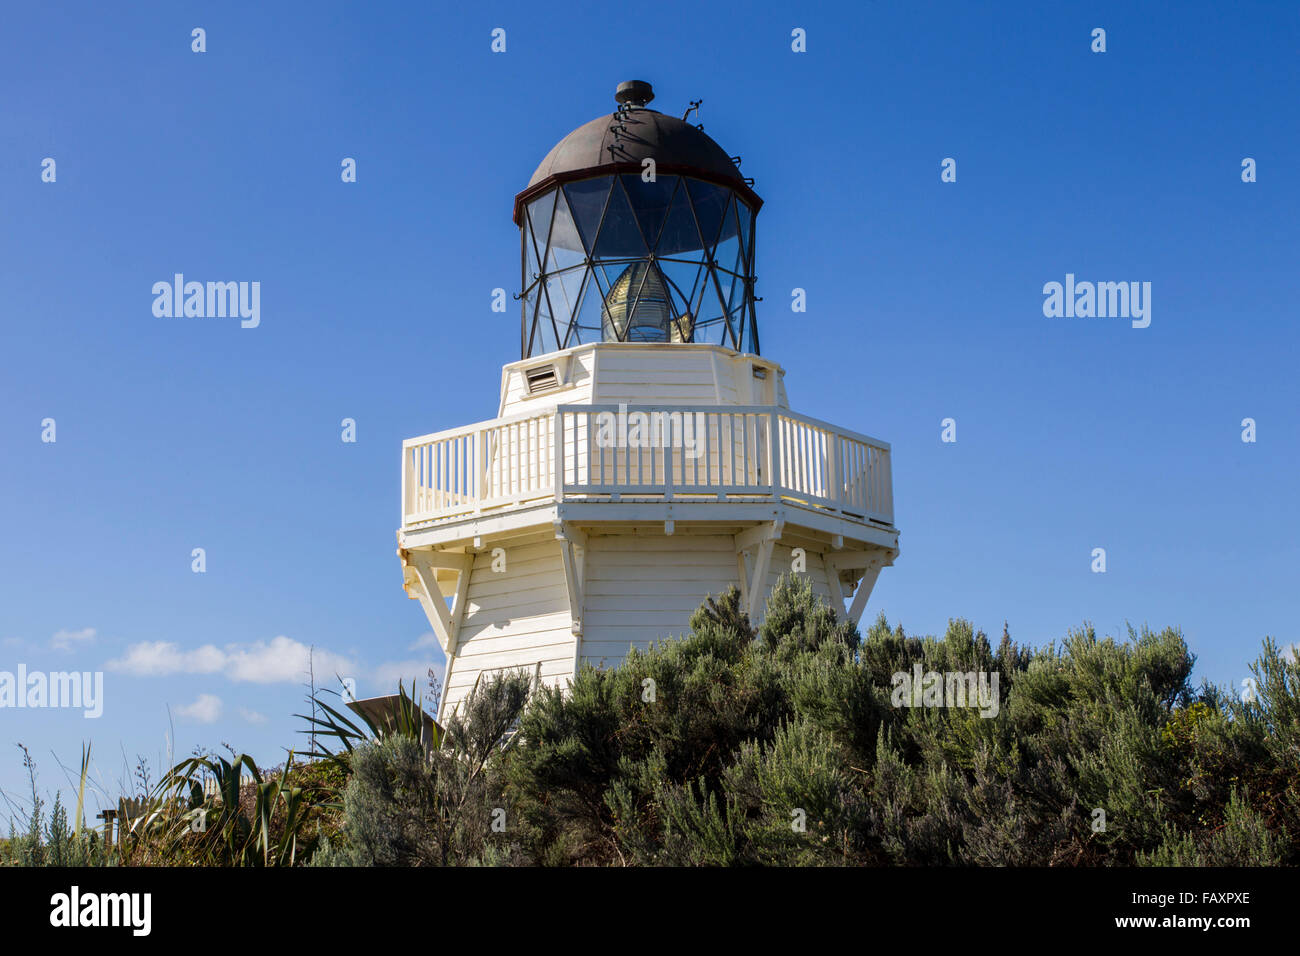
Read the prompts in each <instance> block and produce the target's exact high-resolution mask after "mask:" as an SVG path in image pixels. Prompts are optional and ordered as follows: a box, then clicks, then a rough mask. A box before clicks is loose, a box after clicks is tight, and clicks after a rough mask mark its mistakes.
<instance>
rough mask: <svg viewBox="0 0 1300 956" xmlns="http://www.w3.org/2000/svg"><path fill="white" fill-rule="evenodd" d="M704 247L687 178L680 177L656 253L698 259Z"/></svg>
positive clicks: (660, 234)
mask: <svg viewBox="0 0 1300 956" xmlns="http://www.w3.org/2000/svg"><path fill="white" fill-rule="evenodd" d="M703 248H704V243H702V242H701V241H700V232H699V230H698V229H696V228H695V214H694V213H692V212H691V203H690V199H689V198H688V197H687V193H686V180H685V179H679V180H678V185H677V190H676V191H675V192H674V193H673V199H672V204H671V205H670V206H669V207H668V216H667V218H666V219H665V220H664V227H663V230H662V231H661V232H660V233H659V245H658V247H657V248H656V249H655V254H656V255H658V256H674V257H676V258H684V259H696V260H698V259H699V258H700V255H699V252H700V250H702V249H703Z"/></svg>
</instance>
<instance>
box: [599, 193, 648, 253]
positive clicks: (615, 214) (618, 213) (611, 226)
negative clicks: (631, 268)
mask: <svg viewBox="0 0 1300 956" xmlns="http://www.w3.org/2000/svg"><path fill="white" fill-rule="evenodd" d="M595 254H596V255H598V256H600V257H601V258H602V259H644V258H645V257H646V256H647V255H648V252H647V250H646V245H645V240H644V239H642V238H641V229H640V227H639V226H638V225H637V221H636V217H635V216H633V215H632V205H631V203H629V202H628V199H627V194H626V193H625V192H624V191H623V186H622V184H621V183H619V182H617V181H615V183H614V188H613V189H611V190H610V193H609V202H608V203H606V205H605V221H604V222H603V223H601V226H600V236H599V238H597V240H596V253H595Z"/></svg>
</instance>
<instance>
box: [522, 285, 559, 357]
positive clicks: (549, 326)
mask: <svg viewBox="0 0 1300 956" xmlns="http://www.w3.org/2000/svg"><path fill="white" fill-rule="evenodd" d="M537 293H538V307H537V322H536V324H535V331H534V333H533V343H532V347H531V348H530V349H529V350H528V354H529V355H544V354H545V353H547V352H554V351H556V350H558V349H559V347H560V344H559V337H558V336H557V335H556V332H555V324H554V323H553V322H552V320H551V307H550V303H549V301H548V299H547V297H546V284H545V283H538V287H537Z"/></svg>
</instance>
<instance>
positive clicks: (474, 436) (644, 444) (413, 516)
mask: <svg viewBox="0 0 1300 956" xmlns="http://www.w3.org/2000/svg"><path fill="white" fill-rule="evenodd" d="M626 500H637V501H643V500H663V501H683V500H696V501H716V502H727V501H749V502H753V501H772V502H788V503H791V504H796V505H802V506H804V507H808V508H812V509H816V510H822V511H826V512H830V513H834V514H836V515H838V516H840V517H842V518H845V519H848V520H850V521H855V522H859V523H862V524H864V525H867V524H874V525H876V526H878V527H879V526H884V527H892V526H893V522H894V501H893V479H892V476H891V471H890V450H889V445H888V443H886V442H883V441H878V440H877V439H874V438H869V437H867V436H866V435H860V434H858V433H856V432H851V431H847V430H846V429H843V428H838V427H836V426H834V425H829V424H827V423H826V422H821V421H817V420H816V419H813V418H808V417H807V416H804V415H799V414H796V413H794V412H792V411H790V410H789V409H788V408H782V407H777V406H755V405H751V406H730V405H728V406H719V405H671V406H670V405H653V406H652V405H561V406H558V407H555V408H554V409H548V410H546V411H545V412H542V413H539V414H532V415H521V416H514V417H507V418H497V419H493V420H491V421H486V422H480V423H478V424H475V425H467V426H465V427H463V428H453V429H450V430H448V431H443V432H437V433H436V434H432V435H424V436H421V437H419V438H410V439H407V440H406V441H404V442H403V443H402V529H403V531H415V530H419V529H423V528H428V527H431V526H434V525H437V524H440V523H443V522H450V521H456V520H459V519H467V518H473V517H476V516H483V515H488V514H493V513H501V512H502V511H505V510H508V509H512V508H518V507H521V506H527V505H535V504H543V503H545V502H547V501H555V502H558V503H565V502H574V501H585V502H596V501H626Z"/></svg>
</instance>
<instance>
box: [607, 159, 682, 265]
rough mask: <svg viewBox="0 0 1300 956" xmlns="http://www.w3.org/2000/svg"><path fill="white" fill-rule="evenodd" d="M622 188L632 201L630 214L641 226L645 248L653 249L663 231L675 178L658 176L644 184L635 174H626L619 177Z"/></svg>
mask: <svg viewBox="0 0 1300 956" xmlns="http://www.w3.org/2000/svg"><path fill="white" fill-rule="evenodd" d="M619 178H620V179H621V180H622V182H623V188H624V189H626V190H627V195H628V198H629V199H631V201H632V212H633V213H635V215H636V218H637V222H638V223H639V224H640V226H641V235H642V236H644V238H645V244H646V246H647V248H650V249H654V248H655V245H656V244H657V243H658V241H659V233H660V231H661V230H662V229H663V225H664V219H665V218H667V216H668V205H669V203H670V202H672V198H673V190H674V189H676V188H677V177H676V176H658V177H656V178H655V181H654V182H652V183H648V182H645V181H644V180H643V179H642V178H641V176H640V175H639V174H637V173H626V174H624V175H623V176H620V177H619Z"/></svg>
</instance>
